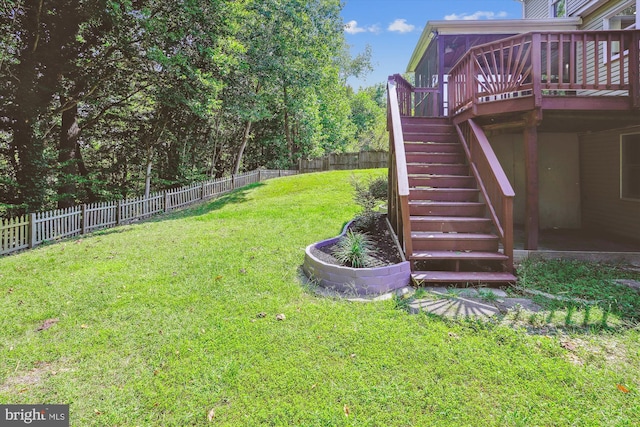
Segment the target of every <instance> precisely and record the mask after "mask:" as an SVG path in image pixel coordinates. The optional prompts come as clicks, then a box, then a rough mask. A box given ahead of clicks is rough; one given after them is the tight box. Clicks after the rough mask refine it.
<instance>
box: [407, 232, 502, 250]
mask: <svg viewBox="0 0 640 427" xmlns="http://www.w3.org/2000/svg"><path fill="white" fill-rule="evenodd" d="M411 242H412V246H413V250H415V251H481V252H497V251H498V237H497V236H495V235H493V234H484V233H440V232H434V231H413V232H411Z"/></svg>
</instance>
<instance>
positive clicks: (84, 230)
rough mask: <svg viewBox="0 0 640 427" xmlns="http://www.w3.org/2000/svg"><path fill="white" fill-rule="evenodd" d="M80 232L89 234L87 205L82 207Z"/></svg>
mask: <svg viewBox="0 0 640 427" xmlns="http://www.w3.org/2000/svg"><path fill="white" fill-rule="evenodd" d="M80 234H87V205H86V204H84V203H83V204H82V207H81V208H80Z"/></svg>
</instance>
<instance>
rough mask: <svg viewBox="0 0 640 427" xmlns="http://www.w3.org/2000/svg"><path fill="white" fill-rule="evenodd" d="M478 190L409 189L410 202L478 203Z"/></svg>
mask: <svg viewBox="0 0 640 427" xmlns="http://www.w3.org/2000/svg"><path fill="white" fill-rule="evenodd" d="M478 194H480V190H478V189H477V188H420V187H414V188H410V189H409V200H433V201H445V202H477V201H478Z"/></svg>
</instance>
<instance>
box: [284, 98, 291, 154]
mask: <svg viewBox="0 0 640 427" xmlns="http://www.w3.org/2000/svg"><path fill="white" fill-rule="evenodd" d="M283 89H284V138H285V140H286V141H287V155H288V156H289V164H293V140H292V138H291V129H289V106H288V103H289V99H288V97H287V87H286V86H284V88H283Z"/></svg>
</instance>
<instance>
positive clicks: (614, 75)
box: [569, 0, 629, 96]
mask: <svg viewBox="0 0 640 427" xmlns="http://www.w3.org/2000/svg"><path fill="white" fill-rule="evenodd" d="M578 2H579V3H588V1H580V0H578ZM625 3H628V0H610V1H608V2H607V3H606V4H605V5H604V6H602V7H600V8H598V9H596V10H595V11H594V12H592V13H591V14H589V15H586V16H582V26H581V27H580V29H581V30H598V31H599V30H603V29H604V18H605V17H607V16H608V15H610V14H611V11H612V10H614V9H616V8H618V7H620V6H621V5H623V4H625ZM581 6H583V4H580V7H581ZM569 7H573V6H571V4H570V5H569ZM618 58H619V56H615V57H614V60H613V61H611V55H610V53H609V52H608V49H607V47H606V42H601V43H599V46H598V52H597V58H596V54H595V52H594V49H593V43H589V44H588V46H587V67H586V68H587V79H586V83H587V84H593V83H595V82H596V78H595V73H594V70H595V66H594V65H595V63H594V61H596V60H597V61H598V63H599V64H600V72H599V76H598V83H600V84H606V82H607V72H608V70H609V68H610V69H611V83H612V84H619V83H621V78H620V77H621V76H620V59H618ZM582 61H583V54H582V45H581V44H580V45H579V46H578V48H577V52H576V62H577V64H578V69H577V79H578V81H580V80H581V79H582V68H581V66H580V64H582ZM622 61H624V67H625V69H628V58H627V57H625V56H624V55H623V57H622ZM605 62H606V64H605ZM628 79H629V77H628V75H626V74H625V76H624V83H628V81H629V80H628ZM603 89H604V88H603ZM578 95H596V96H600V95H618V96H626V95H627V92H626V91H624V92H611V93H608V92H585V93H582V92H579V93H578Z"/></svg>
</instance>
